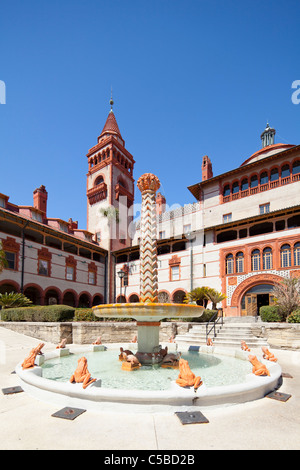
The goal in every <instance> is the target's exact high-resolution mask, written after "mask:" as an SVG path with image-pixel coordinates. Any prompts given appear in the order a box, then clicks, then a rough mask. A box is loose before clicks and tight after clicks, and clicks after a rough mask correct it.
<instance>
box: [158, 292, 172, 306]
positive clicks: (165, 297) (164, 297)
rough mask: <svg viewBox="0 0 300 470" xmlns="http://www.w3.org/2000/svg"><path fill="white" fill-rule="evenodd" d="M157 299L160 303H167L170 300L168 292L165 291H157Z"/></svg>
mask: <svg viewBox="0 0 300 470" xmlns="http://www.w3.org/2000/svg"><path fill="white" fill-rule="evenodd" d="M157 300H158V302H159V303H160V304H169V303H170V302H171V300H170V294H169V293H168V292H166V291H161V292H159V293H158V296H157Z"/></svg>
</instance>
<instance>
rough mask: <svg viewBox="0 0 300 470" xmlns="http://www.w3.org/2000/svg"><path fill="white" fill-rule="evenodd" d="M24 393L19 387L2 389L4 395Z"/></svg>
mask: <svg viewBox="0 0 300 470" xmlns="http://www.w3.org/2000/svg"><path fill="white" fill-rule="evenodd" d="M20 392H24V390H23V388H22V387H19V386H18V385H17V386H16V387H8V388H2V393H3V394H4V395H12V394H13V393H20Z"/></svg>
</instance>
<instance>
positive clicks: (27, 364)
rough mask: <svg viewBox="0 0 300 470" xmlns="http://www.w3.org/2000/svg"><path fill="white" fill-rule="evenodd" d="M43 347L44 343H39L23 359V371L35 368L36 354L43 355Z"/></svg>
mask: <svg viewBox="0 0 300 470" xmlns="http://www.w3.org/2000/svg"><path fill="white" fill-rule="evenodd" d="M44 346H45V343H39V344H38V345H37V346H36V347H35V348H33V349H31V351H30V353H29V355H28V356H27V357H26V358H25V359H24V361H23V363H22V368H23V369H31V368H32V367H34V366H35V364H34V362H35V358H36V356H37V355H38V354H43V353H42V352H41V351H42V348H43V347H44Z"/></svg>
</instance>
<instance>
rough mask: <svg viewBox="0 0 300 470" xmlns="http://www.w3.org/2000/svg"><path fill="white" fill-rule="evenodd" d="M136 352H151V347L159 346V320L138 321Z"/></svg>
mask: <svg viewBox="0 0 300 470" xmlns="http://www.w3.org/2000/svg"><path fill="white" fill-rule="evenodd" d="M136 324H137V327H138V335H137V336H138V352H141V353H151V354H152V353H153V349H155V348H156V347H158V346H159V327H160V322H146V321H138V322H137V323H136Z"/></svg>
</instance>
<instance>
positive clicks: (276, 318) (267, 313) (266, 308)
mask: <svg viewBox="0 0 300 470" xmlns="http://www.w3.org/2000/svg"><path fill="white" fill-rule="evenodd" d="M259 314H260V318H261V320H262V321H264V322H282V317H281V315H280V313H279V307H278V306H277V305H263V306H262V307H260V309H259Z"/></svg>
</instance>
